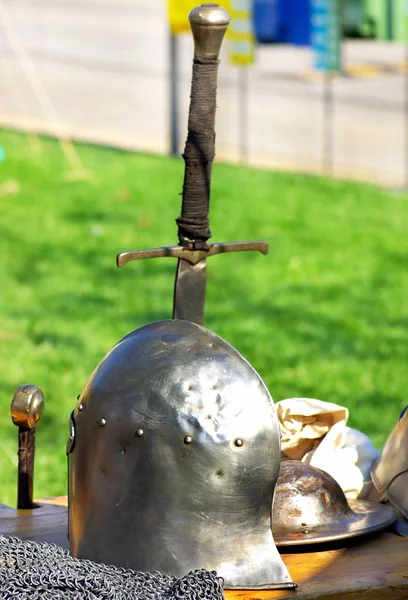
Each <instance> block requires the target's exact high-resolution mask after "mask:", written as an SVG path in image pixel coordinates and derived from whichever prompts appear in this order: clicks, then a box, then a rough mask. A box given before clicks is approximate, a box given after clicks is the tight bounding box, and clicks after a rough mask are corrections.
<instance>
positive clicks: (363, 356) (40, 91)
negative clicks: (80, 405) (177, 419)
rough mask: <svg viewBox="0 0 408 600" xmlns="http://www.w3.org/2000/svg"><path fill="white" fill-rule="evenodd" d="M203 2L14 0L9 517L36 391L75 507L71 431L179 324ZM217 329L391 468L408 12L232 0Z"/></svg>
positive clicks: (224, 83) (6, 59)
mask: <svg viewBox="0 0 408 600" xmlns="http://www.w3.org/2000/svg"><path fill="white" fill-rule="evenodd" d="M195 4H196V2H195V1H192V0H168V2H166V1H165V0H0V210H1V219H0V283H1V287H0V502H4V503H8V504H10V505H15V497H16V469H17V430H16V427H15V426H14V425H13V424H12V422H11V419H10V417H9V413H10V402H11V399H12V397H13V394H14V392H15V390H16V389H17V387H18V386H20V385H21V384H23V383H33V384H36V385H38V386H40V387H41V388H42V390H43V392H44V396H45V404H46V408H45V414H44V417H43V418H42V420H41V422H40V423H39V426H38V432H37V454H36V482H35V495H36V497H37V498H38V497H45V496H52V495H64V494H66V475H67V473H66V456H65V444H66V441H67V438H68V417H69V414H70V412H71V410H72V409H73V408H74V406H75V403H76V399H77V396H78V394H80V393H81V390H82V389H83V387H84V384H85V382H86V381H87V378H88V377H89V375H90V374H91V373H92V371H93V369H94V368H95V367H96V365H97V364H98V363H99V361H100V360H101V359H102V357H103V356H104V355H105V354H106V352H107V351H108V350H109V349H110V348H111V347H112V346H113V345H114V344H115V343H116V342H117V341H118V340H119V339H121V337H123V336H124V335H126V334H127V333H129V332H130V331H132V330H133V329H136V328H137V327H139V326H141V325H144V324H146V323H149V322H151V321H154V320H159V319H166V318H171V314H172V310H171V309H172V295H173V285H174V275H175V266H176V265H175V264H174V262H172V260H171V259H163V260H158V261H138V262H137V263H136V262H135V263H132V264H131V265H129V266H127V267H126V268H124V269H120V270H118V269H117V268H116V264H115V256H116V254H117V253H118V252H120V251H123V250H129V249H132V248H151V247H157V246H166V245H171V244H176V243H177V231H176V224H175V219H176V217H178V216H179V214H180V205H181V199H180V192H181V189H182V182H183V170H184V164H183V161H182V159H181V156H180V155H181V152H182V151H183V146H184V141H185V137H186V133H187V112H188V106H189V96H190V80H191V63H192V56H193V43H192V39H191V34H190V33H189V32H188V25H187V19H186V16H187V13H188V11H189V10H190V9H191V8H192V6H194V5H195ZM222 4H223V5H225V7H226V8H227V9H228V10H229V11H230V12H231V15H232V22H231V25H230V27H229V32H228V37H227V39H226V41H225V43H224V44H223V48H222V56H221V65H220V70H219V91H218V109H217V119H216V132H217V138H216V154H217V157H216V163H215V164H214V168H213V183H212V198H211V210H210V220H211V231H212V232H213V240H214V241H219V242H221V241H239V240H247V239H264V240H266V241H267V242H268V243H269V246H270V252H269V254H268V256H261V255H259V256H258V255H254V254H253V253H242V254H231V255H230V254H228V255H220V256H214V257H212V258H211V259H210V260H209V261H208V262H209V264H208V289H207V299H206V317H205V325H206V326H207V327H208V328H209V329H211V330H213V331H215V332H216V333H217V334H219V335H221V336H222V337H223V338H224V339H226V340H227V341H228V342H229V343H231V344H232V345H233V346H234V347H236V348H237V349H238V350H239V351H240V352H241V353H242V354H243V355H244V356H245V357H246V358H247V359H248V360H249V362H250V363H251V364H252V365H253V366H254V368H255V369H256V370H257V371H258V372H259V373H260V375H261V376H262V378H263V379H264V381H265V383H266V384H267V386H268V388H269V389H270V391H271V394H272V396H273V398H274V400H275V401H278V400H282V399H284V398H291V397H309V398H317V399H320V400H327V401H330V402H334V403H337V404H340V405H342V406H346V407H347V408H348V409H349V411H350V418H349V425H350V426H351V427H356V428H358V429H360V430H361V431H363V432H364V433H366V434H367V435H369V436H370V437H371V439H372V440H373V442H374V444H375V445H376V447H377V448H378V449H380V448H381V447H382V445H383V444H384V442H385V440H386V439H387V437H388V435H389V433H390V432H391V430H392V428H393V426H394V424H395V422H396V419H397V417H398V415H399V413H400V412H401V410H402V409H403V408H404V406H405V405H406V404H407V393H406V391H407V389H408V370H407V368H406V363H407V359H406V357H407V339H408V303H407V298H408V269H407V257H408V236H407V230H408V195H407V189H408V62H407V44H406V41H407V38H406V31H407V22H408V12H407V11H408V7H407V5H406V2H405V1H404V0H341V1H340V0H253V1H251V0H225V2H222Z"/></svg>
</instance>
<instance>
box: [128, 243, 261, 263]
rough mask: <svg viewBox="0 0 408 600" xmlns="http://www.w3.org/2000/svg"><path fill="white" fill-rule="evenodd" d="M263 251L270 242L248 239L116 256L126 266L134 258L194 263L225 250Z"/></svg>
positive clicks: (132, 251)
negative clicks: (204, 248) (193, 247)
mask: <svg viewBox="0 0 408 600" xmlns="http://www.w3.org/2000/svg"><path fill="white" fill-rule="evenodd" d="M254 251H256V252H261V253H262V254H265V255H266V254H268V242H264V241H248V242H225V243H223V244H209V245H208V248H207V249H206V250H190V249H189V248H184V247H183V246H163V247H161V248H149V249H146V250H128V251H126V252H120V253H119V254H118V255H117V257H116V264H117V266H118V267H119V268H120V267H124V266H125V265H126V264H127V263H128V262H130V261H132V260H141V259H145V258H164V257H166V256H170V257H172V258H181V259H183V260H185V261H187V262H189V263H190V264H192V265H196V264H197V263H199V262H201V261H202V260H205V259H206V258H209V257H210V256H214V255H216V254H224V253H225V252H254Z"/></svg>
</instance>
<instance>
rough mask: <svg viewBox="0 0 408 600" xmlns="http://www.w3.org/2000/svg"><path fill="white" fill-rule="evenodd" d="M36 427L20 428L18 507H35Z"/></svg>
mask: <svg viewBox="0 0 408 600" xmlns="http://www.w3.org/2000/svg"><path fill="white" fill-rule="evenodd" d="M34 456H35V429H25V428H24V427H19V428H18V486H17V508H24V509H27V508H33V506H34V504H33V477H34Z"/></svg>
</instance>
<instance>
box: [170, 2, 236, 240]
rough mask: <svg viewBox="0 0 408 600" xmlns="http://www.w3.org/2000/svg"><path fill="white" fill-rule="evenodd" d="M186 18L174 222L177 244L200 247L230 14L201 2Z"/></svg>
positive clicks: (205, 222) (207, 230)
mask: <svg viewBox="0 0 408 600" xmlns="http://www.w3.org/2000/svg"><path fill="white" fill-rule="evenodd" d="M189 20H190V26H191V30H192V32H193V36H194V45H195V48H194V61H193V77H192V84H191V98H190V111H189V118H188V136H187V142H186V146H185V149H184V154H183V158H184V162H185V171H184V182H183V192H182V197H183V201H182V209H181V217H179V218H178V219H177V225H178V235H179V241H180V245H182V246H187V247H189V248H192V249H199V248H203V247H205V246H206V242H207V240H208V239H209V238H210V237H211V232H210V227H209V220H208V211H209V204H210V189H211V170H212V163H213V160H214V155H215V111H216V98H217V75H218V64H219V60H218V55H219V51H220V47H221V43H222V39H223V37H224V34H225V31H226V30H227V27H228V23H229V15H228V13H227V12H226V11H225V10H224V9H222V8H220V7H219V6H218V5H216V4H203V5H202V6H199V7H196V8H195V9H193V10H192V11H191V12H190V14H189Z"/></svg>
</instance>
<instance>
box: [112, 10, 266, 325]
mask: <svg viewBox="0 0 408 600" xmlns="http://www.w3.org/2000/svg"><path fill="white" fill-rule="evenodd" d="M188 18H189V21H190V27H191V31H192V33H193V38H194V60H193V77H192V84H191V98H190V110H189V117H188V135H187V141H186V145H185V149H184V154H183V159H184V162H185V170H184V183H183V192H182V207H181V216H180V217H179V218H178V219H176V223H177V226H178V238H179V245H178V246H170V247H162V248H151V249H148V250H129V251H127V252H121V253H120V254H118V255H117V257H116V263H117V266H118V267H123V266H124V265H126V264H127V263H128V262H130V261H133V260H140V259H144V258H156V257H165V256H171V257H175V258H178V265H177V271H176V281H175V286H174V304H173V319H184V320H187V321H193V322H194V323H198V324H199V325H202V323H203V318H204V303H205V290H206V259H207V258H208V257H210V256H214V255H215V254H221V253H224V252H241V251H254V250H255V251H259V252H262V254H267V252H268V244H267V242H264V241H247V242H226V243H218V244H208V243H207V242H208V240H209V239H210V237H211V232H210V226H209V219H208V213H209V205H210V190H211V171H212V163H213V160H214V156H215V130H214V126H215V112H216V92H217V75H218V64H219V58H218V57H219V53H220V49H221V44H222V40H223V37H224V34H225V32H226V30H227V27H228V24H229V21H230V17H229V14H228V13H227V11H226V10H225V9H223V8H221V7H220V6H218V5H217V4H202V5H201V6H197V7H196V8H193V10H192V11H191V12H190V14H189V15H188Z"/></svg>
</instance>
